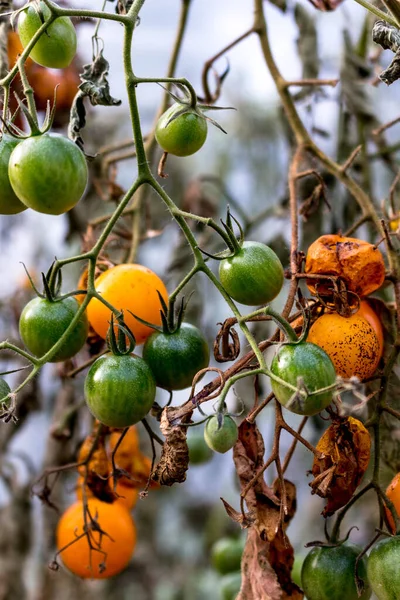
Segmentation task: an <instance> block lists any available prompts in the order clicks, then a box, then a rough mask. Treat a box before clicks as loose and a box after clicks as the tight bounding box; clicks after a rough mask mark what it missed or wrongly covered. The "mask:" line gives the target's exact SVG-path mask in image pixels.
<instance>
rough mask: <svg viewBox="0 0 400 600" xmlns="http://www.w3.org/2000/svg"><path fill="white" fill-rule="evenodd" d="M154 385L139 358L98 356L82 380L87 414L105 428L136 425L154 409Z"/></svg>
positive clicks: (112, 355)
mask: <svg viewBox="0 0 400 600" xmlns="http://www.w3.org/2000/svg"><path fill="white" fill-rule="evenodd" d="M155 397H156V382H155V380H154V377H153V374H152V372H151V370H150V367H149V366H148V365H147V363H145V361H144V360H143V359H142V358H140V357H139V356H135V355H132V354H125V355H123V356H117V355H114V354H112V353H111V352H109V353H107V354H105V355H104V356H100V358H98V359H97V360H96V362H94V363H93V365H92V366H91V367H90V370H89V372H88V374H87V376H86V379H85V398H86V403H87V405H88V407H89V410H90V412H91V413H92V415H93V416H94V417H96V419H98V420H99V421H100V422H101V423H103V424H104V425H107V426H108V427H118V428H122V427H129V426H130V425H134V424H135V423H139V421H141V420H142V419H143V418H144V417H145V416H146V415H147V413H148V412H149V410H150V409H151V407H152V406H153V402H154V399H155Z"/></svg>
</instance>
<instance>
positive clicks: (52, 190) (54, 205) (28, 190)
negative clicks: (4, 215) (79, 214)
mask: <svg viewBox="0 0 400 600" xmlns="http://www.w3.org/2000/svg"><path fill="white" fill-rule="evenodd" d="M8 175H9V178H10V182H11V186H12V188H13V190H14V192H15V193H16V195H17V196H18V198H19V199H20V200H21V202H23V203H24V204H25V205H26V206H28V207H29V208H33V210H36V211H37V212H40V213H45V214H47V215H60V214H62V213H65V212H67V211H69V210H70V209H71V208H73V207H74V206H75V204H77V203H78V202H79V200H80V199H81V197H82V195H83V193H84V191H85V188H86V184H87V180H88V168H87V164H86V159H85V156H84V154H83V152H82V151H81V150H80V149H79V148H78V146H77V145H76V144H74V143H73V142H71V140H69V139H68V138H66V137H64V136H62V135H59V134H57V133H45V134H43V135H37V136H33V137H30V138H28V139H26V140H24V141H22V142H20V143H19V144H18V145H17V146H16V147H15V148H14V150H13V152H12V154H11V156H10V162H9V166H8Z"/></svg>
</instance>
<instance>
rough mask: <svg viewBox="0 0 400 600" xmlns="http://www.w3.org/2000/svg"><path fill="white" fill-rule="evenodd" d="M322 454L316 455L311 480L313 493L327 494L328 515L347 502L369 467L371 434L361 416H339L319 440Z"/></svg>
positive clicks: (326, 513) (318, 446) (324, 496)
mask: <svg viewBox="0 0 400 600" xmlns="http://www.w3.org/2000/svg"><path fill="white" fill-rule="evenodd" d="M317 450H318V451H319V452H321V453H322V455H323V457H322V458H316V457H315V458H314V463H313V467H312V474H313V475H314V480H313V481H312V482H311V483H310V484H309V485H310V486H311V488H312V493H313V494H318V496H321V497H322V498H327V499H328V502H327V504H326V506H325V508H324V510H323V513H322V514H323V515H324V516H325V517H327V516H329V515H332V514H333V513H334V512H335V511H336V510H338V509H339V508H341V507H342V506H344V505H345V504H347V502H348V501H349V500H350V498H351V497H352V495H353V494H354V492H355V490H356V489H357V487H358V485H359V484H360V481H361V479H362V477H363V475H364V473H365V471H366V469H367V467H368V463H369V459H370V452H371V438H370V435H369V433H368V431H367V430H366V428H365V427H364V425H363V424H362V423H361V421H358V419H354V418H353V417H346V418H336V419H335V421H334V422H333V423H332V425H330V426H329V427H328V429H327V430H326V431H325V433H324V434H323V436H322V437H321V439H320V440H319V442H318V444H317Z"/></svg>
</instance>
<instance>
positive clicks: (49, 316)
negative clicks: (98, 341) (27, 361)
mask: <svg viewBox="0 0 400 600" xmlns="http://www.w3.org/2000/svg"><path fill="white" fill-rule="evenodd" d="M79 308H80V306H79V303H78V302H77V301H76V300H75V298H72V297H69V298H64V299H63V300H58V301H55V302H52V301H50V300H47V299H46V298H34V299H33V300H31V301H30V302H28V304H27V305H26V306H25V308H24V310H23V311H22V313H21V317H20V320H19V332H20V335H21V338H22V341H23V342H24V344H25V346H26V347H27V348H28V350H29V351H30V352H32V354H34V355H35V356H37V357H38V358H41V357H42V356H43V355H44V354H46V353H47V352H48V351H49V350H50V349H51V348H52V347H53V346H54V345H55V344H56V343H57V342H58V340H59V339H60V337H61V336H62V335H63V333H64V332H65V331H66V330H67V328H68V327H69V325H70V323H71V321H72V319H73V318H74V317H75V315H76V313H77V312H78V310H79ZM88 330H89V324H88V320H87V317H86V314H85V313H83V314H82V315H81V317H80V319H79V321H78V323H77V324H76V326H75V328H74V330H73V331H72V333H71V334H70V336H69V337H68V339H67V340H66V342H65V343H64V344H63V345H62V347H61V348H60V350H59V351H58V352H57V353H56V355H55V356H54V357H53V358H52V359H51V361H50V362H60V361H63V360H67V359H68V358H72V357H73V356H75V354H77V352H79V350H81V349H82V348H83V346H84V344H85V342H86V338H87V335H88Z"/></svg>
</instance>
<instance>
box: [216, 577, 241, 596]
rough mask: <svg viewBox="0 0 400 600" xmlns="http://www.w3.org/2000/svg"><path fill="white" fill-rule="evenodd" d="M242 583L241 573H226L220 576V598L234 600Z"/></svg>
mask: <svg viewBox="0 0 400 600" xmlns="http://www.w3.org/2000/svg"><path fill="white" fill-rule="evenodd" d="M241 585H242V574H241V573H240V572H238V573H228V574H227V575H224V576H223V577H222V578H221V581H220V593H221V600H236V598H237V595H238V593H239V592H240V587H241Z"/></svg>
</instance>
